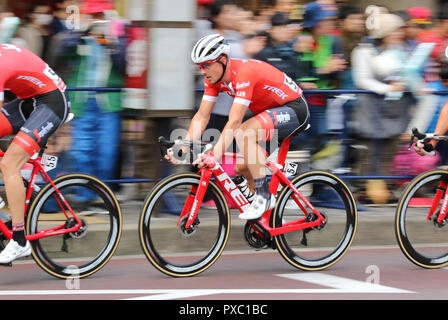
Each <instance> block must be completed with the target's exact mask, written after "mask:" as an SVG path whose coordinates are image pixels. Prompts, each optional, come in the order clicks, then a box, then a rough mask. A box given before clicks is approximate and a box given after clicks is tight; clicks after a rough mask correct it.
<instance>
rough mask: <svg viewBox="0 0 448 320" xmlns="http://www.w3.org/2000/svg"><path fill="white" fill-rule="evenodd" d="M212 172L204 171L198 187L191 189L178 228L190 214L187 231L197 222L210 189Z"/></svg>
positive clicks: (186, 226)
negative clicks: (200, 209) (206, 193)
mask: <svg viewBox="0 0 448 320" xmlns="http://www.w3.org/2000/svg"><path fill="white" fill-rule="evenodd" d="M211 175H212V172H211V171H210V170H202V174H201V180H200V181H199V185H198V186H192V187H191V189H190V193H189V194H188V197H187V201H186V202H185V205H184V207H183V209H182V212H181V214H180V216H179V220H178V221H177V226H179V224H180V222H181V220H182V219H183V218H184V216H186V215H187V214H188V218H187V222H186V224H185V229H189V228H190V226H191V225H192V224H193V222H194V221H195V219H196V217H197V215H198V212H199V208H200V206H201V204H202V200H203V199H204V196H205V192H206V191H207V188H208V183H209V181H210V177H211Z"/></svg>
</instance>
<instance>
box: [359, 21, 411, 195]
mask: <svg viewBox="0 0 448 320" xmlns="http://www.w3.org/2000/svg"><path fill="white" fill-rule="evenodd" d="M376 18H377V19H378V20H377V26H376V28H372V29H371V30H368V32H369V36H370V38H371V39H369V40H367V41H364V42H362V43H361V44H360V45H359V46H357V47H356V48H355V49H354V50H353V52H352V74H353V79H354V82H355V85H356V87H357V88H358V89H363V90H371V91H373V92H375V94H359V95H358V100H357V102H356V105H355V106H354V119H355V121H356V123H357V131H356V132H357V135H358V138H359V142H360V144H365V145H367V147H368V151H367V152H366V156H367V158H366V159H362V161H361V169H360V173H361V174H362V175H388V174H389V169H390V164H391V161H392V157H393V156H394V155H395V153H396V151H397V142H398V139H397V138H398V137H399V136H400V134H402V133H403V132H404V130H405V129H406V126H407V124H408V121H409V110H408V106H409V105H410V104H411V97H410V95H408V94H403V91H405V90H406V88H405V87H404V85H403V84H404V79H403V74H404V71H403V70H404V65H405V63H406V53H405V52H404V49H403V45H404V31H403V26H404V21H403V20H402V19H401V18H400V17H399V16H397V15H394V14H379V15H378V16H377V17H376ZM366 195H367V198H368V199H369V200H370V201H373V202H375V203H387V202H388V201H389V197H390V192H389V190H388V188H387V185H386V183H385V181H384V180H367V181H366Z"/></svg>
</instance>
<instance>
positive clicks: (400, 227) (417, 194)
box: [395, 169, 448, 269]
mask: <svg viewBox="0 0 448 320" xmlns="http://www.w3.org/2000/svg"><path fill="white" fill-rule="evenodd" d="M447 183H448V171H446V170H441V169H435V170H430V171H426V172H423V173H422V174H420V175H418V176H417V177H415V178H414V179H413V180H412V181H411V182H410V183H409V185H408V186H407V187H406V189H405V190H404V191H403V194H402V195H401V197H400V201H399V202H398V206H397V210H396V213H395V235H396V238H397V241H398V245H399V246H400V249H401V251H402V252H403V253H404V255H405V256H406V258H408V259H409V260H410V261H411V262H413V263H414V264H416V265H418V266H420V267H423V268H429V269H434V268H443V267H446V266H447V265H448V227H447V221H446V219H444V220H442V221H441V222H440V223H438V222H437V218H438V215H439V213H440V209H441V207H442V203H443V198H444V196H445V193H446V185H447ZM437 195H438V197H437ZM433 205H434V207H433V208H434V214H433V215H432V217H431V218H430V219H429V220H428V219H427V218H428V214H429V212H430V208H431V207H432V206H433Z"/></svg>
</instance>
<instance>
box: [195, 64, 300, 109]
mask: <svg viewBox="0 0 448 320" xmlns="http://www.w3.org/2000/svg"><path fill="white" fill-rule="evenodd" d="M227 67H228V68H229V67H230V82H229V83H224V82H222V81H220V82H218V83H215V84H212V83H210V82H209V81H208V80H207V78H206V79H205V92H204V96H203V99H204V100H208V101H216V100H217V98H218V94H219V91H223V92H227V93H228V94H229V95H230V96H231V97H234V98H235V99H234V103H240V104H243V105H245V106H248V107H249V109H250V110H251V111H252V112H253V113H255V114H258V113H260V112H263V111H264V110H267V109H272V108H276V107H279V106H282V105H284V104H286V103H288V102H290V101H293V100H295V99H297V98H300V97H301V96H302V94H303V93H302V90H301V89H300V88H299V86H298V85H297V84H296V83H295V82H294V81H293V80H292V79H291V78H290V77H288V76H287V75H286V74H285V73H283V72H282V71H280V70H278V69H277V68H275V67H273V66H271V65H270V64H268V63H266V62H263V61H259V60H245V59H230V62H229V65H228V66H227Z"/></svg>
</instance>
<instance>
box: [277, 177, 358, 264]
mask: <svg viewBox="0 0 448 320" xmlns="http://www.w3.org/2000/svg"><path fill="white" fill-rule="evenodd" d="M291 182H292V184H293V185H294V186H295V187H296V188H297V189H298V190H299V191H300V192H301V193H302V194H303V195H304V196H305V197H306V198H307V200H308V201H309V202H310V203H311V204H312V205H313V207H314V208H316V209H317V211H318V212H319V213H320V214H322V215H324V217H325V218H326V223H325V225H322V226H317V227H314V228H308V229H304V230H299V231H294V232H289V233H286V234H281V235H278V236H276V237H275V243H276V245H277V249H278V251H279V252H280V254H281V255H282V257H283V258H284V259H285V260H286V261H287V262H288V263H290V264H291V265H293V266H294V267H296V268H299V269H301V270H310V271H317V270H323V269H325V268H328V267H330V266H332V265H333V264H335V263H336V262H337V261H339V260H340V259H341V258H342V257H343V256H344V254H345V253H346V252H347V250H348V248H349V247H350V245H351V243H352V241H353V239H354V237H355V233H356V226H357V221H358V211H357V207H356V203H355V200H354V198H353V195H352V193H351V191H350V189H349V188H348V187H347V185H346V184H345V183H344V182H343V181H342V180H340V179H339V178H338V177H336V176H335V175H333V174H331V173H328V172H323V171H310V172H307V173H304V174H302V175H300V176H298V177H296V178H294V179H293V180H292V181H291ZM292 194H293V191H292V189H290V188H288V187H284V188H283V190H282V191H281V193H280V195H279V197H278V203H277V206H276V207H275V209H274V214H273V215H272V221H271V223H272V225H273V226H274V227H279V226H282V225H284V224H286V223H288V222H292V221H296V220H299V219H303V218H305V217H306V218H307V221H313V220H316V219H317V216H315V214H314V213H313V212H312V211H311V209H309V208H307V210H308V211H307V213H306V214H305V213H304V212H303V211H302V210H301V209H300V207H299V206H298V205H297V203H296V202H295V201H294V199H293V198H292ZM302 205H303V203H302ZM305 207H306V206H305Z"/></svg>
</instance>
